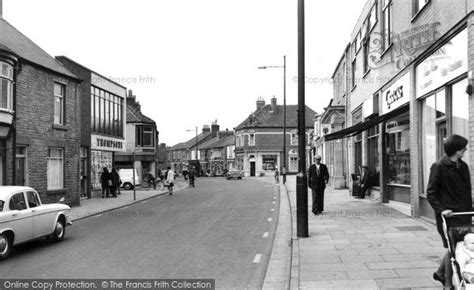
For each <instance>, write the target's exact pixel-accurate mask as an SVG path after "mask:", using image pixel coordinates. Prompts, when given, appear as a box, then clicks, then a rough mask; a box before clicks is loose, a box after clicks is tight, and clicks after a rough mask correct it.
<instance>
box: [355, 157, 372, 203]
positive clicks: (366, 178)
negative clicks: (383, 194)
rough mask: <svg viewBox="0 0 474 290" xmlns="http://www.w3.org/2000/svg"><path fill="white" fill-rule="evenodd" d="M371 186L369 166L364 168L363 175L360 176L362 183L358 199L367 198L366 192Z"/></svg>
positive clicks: (360, 182) (360, 183)
mask: <svg viewBox="0 0 474 290" xmlns="http://www.w3.org/2000/svg"><path fill="white" fill-rule="evenodd" d="M369 186H370V173H369V167H367V166H365V165H364V166H362V174H361V176H360V181H359V194H358V195H357V196H356V198H361V199H364V198H365V192H366V191H367V189H369Z"/></svg>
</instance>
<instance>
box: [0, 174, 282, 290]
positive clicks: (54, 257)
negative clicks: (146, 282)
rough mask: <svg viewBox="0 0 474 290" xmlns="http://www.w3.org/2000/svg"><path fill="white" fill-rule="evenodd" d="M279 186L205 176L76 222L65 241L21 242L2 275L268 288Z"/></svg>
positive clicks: (3, 265) (1, 268) (0, 266)
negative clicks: (207, 282)
mask: <svg viewBox="0 0 474 290" xmlns="http://www.w3.org/2000/svg"><path fill="white" fill-rule="evenodd" d="M274 190H276V191H278V189H277V187H275V185H274V183H273V182H272V179H270V178H258V179H257V178H244V179H243V180H226V179H224V178H220V177H218V178H198V179H197V180H196V187H195V188H186V189H184V190H182V191H178V192H175V194H173V195H168V194H166V195H162V196H159V197H156V198H151V199H148V200H146V201H143V202H139V203H136V204H134V205H131V206H128V207H124V208H121V209H119V210H114V211H110V212H106V213H102V214H101V215H97V216H93V217H90V218H86V219H83V220H79V221H76V222H75V223H74V224H73V226H72V227H69V228H68V229H67V234H66V238H65V240H64V241H63V242H62V243H60V244H54V245H53V244H52V243H51V242H49V241H41V242H35V243H29V244H26V245H23V246H20V247H17V248H16V249H15V251H14V252H13V253H12V256H11V257H10V258H9V259H7V260H5V261H3V262H2V263H1V264H0V277H2V278H8V277H14V278H18V279H21V278H29V279H34V278H50V279H56V278H71V279H73V278H77V279H79V278H97V279H105V278H111V279H119V278H139V279H145V278H148V279H151V278H160V279H165V278H173V279H179V278H185V279H191V278H195V279H204V278H207V279H216V287H218V288H229V287H239V288H242V287H249V288H261V286H262V284H263V279H264V277H265V271H266V269H267V264H268V259H269V253H270V252H271V247H272V243H273V237H274V233H275V228H276V222H277V220H278V199H277V201H275V199H274V196H275V195H274ZM138 194H139V193H138ZM274 202H275V203H274ZM272 209H273V211H272Z"/></svg>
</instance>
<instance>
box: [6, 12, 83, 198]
mask: <svg viewBox="0 0 474 290" xmlns="http://www.w3.org/2000/svg"><path fill="white" fill-rule="evenodd" d="M0 6H1V3H0ZM79 86H80V79H79V78H78V77H77V76H76V75H75V74H73V73H72V72H71V71H70V70H68V69H67V68H65V67H64V66H63V65H61V64H60V63H59V62H57V61H56V60H55V59H54V58H53V57H51V56H50V55H48V54H47V53H46V52H45V51H43V50H42V49H41V48H40V47H38V46H37V45H36V44H35V43H33V42H32V41H31V40H30V39H28V38H27V37H26V36H24V35H23V34H22V33H21V32H19V31H18V30H17V29H16V28H15V27H13V26H12V25H11V24H10V23H8V22H7V21H6V20H5V19H3V18H2V17H1V14H0V184H1V185H25V186H31V187H33V188H35V189H36V190H37V191H38V192H39V194H40V195H41V199H42V200H43V202H46V203H50V202H57V201H58V200H59V199H60V198H61V197H65V202H66V203H68V204H70V205H77V204H79V202H80V194H79V192H80V184H79V178H78V176H79V166H78V165H79V160H80V158H79V145H78V144H79V140H80V128H81V120H80V106H79V100H80V98H81V91H80V88H79Z"/></svg>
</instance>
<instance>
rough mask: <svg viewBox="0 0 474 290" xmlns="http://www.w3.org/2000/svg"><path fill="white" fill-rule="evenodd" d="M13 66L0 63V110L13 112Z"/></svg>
mask: <svg viewBox="0 0 474 290" xmlns="http://www.w3.org/2000/svg"><path fill="white" fill-rule="evenodd" d="M12 100H13V66H12V65H10V64H8V63H6V62H0V109H6V110H12V109H13V106H12V103H13V102H12Z"/></svg>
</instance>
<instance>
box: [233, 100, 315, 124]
mask: <svg viewBox="0 0 474 290" xmlns="http://www.w3.org/2000/svg"><path fill="white" fill-rule="evenodd" d="M305 107H306V112H305V121H306V122H305V123H306V127H313V126H314V123H313V117H314V115H316V112H315V111H313V110H312V109H311V108H310V107H308V106H305ZM283 112H284V106H283V105H277V108H276V112H272V111H271V104H267V105H265V106H263V107H261V108H260V109H259V110H257V111H255V112H254V113H253V114H251V115H250V116H249V117H247V118H246V119H245V120H244V121H243V122H242V123H240V124H239V125H238V126H237V127H236V128H235V130H241V129H243V128H255V127H256V128H258V127H267V128H268V127H270V128H272V127H273V128H281V127H283V120H284V116H283V115H284V114H283ZM297 112H298V105H286V127H288V128H289V127H293V128H296V127H298V113H297Z"/></svg>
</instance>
